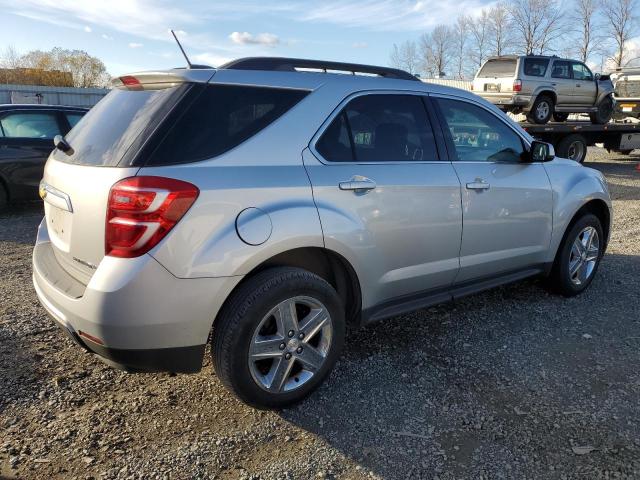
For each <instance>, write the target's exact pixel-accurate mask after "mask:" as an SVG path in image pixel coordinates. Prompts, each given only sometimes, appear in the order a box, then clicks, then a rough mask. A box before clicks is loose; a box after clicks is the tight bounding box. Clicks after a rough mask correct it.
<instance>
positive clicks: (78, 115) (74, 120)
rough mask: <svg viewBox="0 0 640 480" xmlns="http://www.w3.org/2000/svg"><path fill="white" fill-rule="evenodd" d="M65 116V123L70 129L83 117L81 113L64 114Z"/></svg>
mask: <svg viewBox="0 0 640 480" xmlns="http://www.w3.org/2000/svg"><path fill="white" fill-rule="evenodd" d="M65 115H66V116H67V121H68V122H69V125H70V126H71V128H73V127H75V126H76V124H77V123H78V122H79V121H80V119H81V118H82V117H83V116H84V115H83V114H82V113H65Z"/></svg>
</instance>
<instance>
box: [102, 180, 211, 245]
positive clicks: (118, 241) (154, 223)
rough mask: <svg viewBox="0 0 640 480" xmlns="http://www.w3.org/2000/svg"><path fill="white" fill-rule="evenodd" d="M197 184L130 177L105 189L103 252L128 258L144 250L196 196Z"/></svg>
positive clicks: (160, 235) (160, 238)
mask: <svg viewBox="0 0 640 480" xmlns="http://www.w3.org/2000/svg"><path fill="white" fill-rule="evenodd" d="M199 193H200V191H199V190H198V187H196V186H195V185H192V184H191V183H188V182H183V181H182V180H175V179H173V178H164V177H130V178H125V179H124V180H121V181H119V182H118V183H116V184H115V185H114V186H113V187H111V190H110V192H109V202H108V205H107V224H106V229H105V255H109V256H112V257H123V258H132V257H139V256H140V255H142V254H144V253H146V252H148V251H149V250H151V249H152V248H153V247H154V246H156V245H157V244H158V242H160V240H162V239H163V238H164V237H165V236H166V235H167V233H169V231H170V230H171V229H172V228H173V227H174V226H175V225H176V224H177V223H178V222H179V221H180V219H181V218H182V217H183V216H184V214H185V213H187V210H189V208H191V205H193V202H195V201H196V198H198V194H199Z"/></svg>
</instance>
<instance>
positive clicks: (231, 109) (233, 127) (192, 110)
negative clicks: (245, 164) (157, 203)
mask: <svg viewBox="0 0 640 480" xmlns="http://www.w3.org/2000/svg"><path fill="white" fill-rule="evenodd" d="M308 93H309V92H308V91H303V90H292V89H282V88H267V87H248V86H240V85H208V86H207V87H206V88H204V89H203V91H202V93H201V94H200V95H199V96H198V97H197V98H195V100H194V101H193V102H192V103H191V105H190V106H189V107H188V108H187V109H186V111H185V112H184V113H183V114H182V115H181V117H180V118H178V119H177V120H176V122H175V124H173V125H172V126H171V127H170V129H169V131H168V133H167V134H166V136H165V137H164V139H162V141H161V142H160V143H159V145H158V146H157V148H156V149H155V150H154V152H153V153H152V154H151V156H150V157H149V161H148V162H147V165H167V164H176V163H189V162H195V161H198V160H204V159H207V158H212V157H215V156H217V155H220V154H222V153H224V152H226V151H228V150H231V149H232V148H234V147H236V146H238V145H240V144H241V143H242V142H244V141H245V140H247V139H249V138H251V137H252V136H253V135H255V134H256V133H258V132H260V131H261V130H263V129H264V128H266V127H267V126H268V125H269V124H271V123H272V122H274V121H275V120H276V119H278V118H279V117H280V116H282V115H283V114H284V113H285V112H287V111H288V110H289V109H291V108H292V107H293V106H294V105H295V104H296V103H298V102H299V101H300V100H302V99H303V98H304V97H305V96H306V95H307V94H308Z"/></svg>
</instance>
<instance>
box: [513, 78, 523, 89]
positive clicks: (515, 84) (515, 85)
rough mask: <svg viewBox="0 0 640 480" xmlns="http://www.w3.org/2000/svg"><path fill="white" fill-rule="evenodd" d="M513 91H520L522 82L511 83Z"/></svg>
mask: <svg viewBox="0 0 640 480" xmlns="http://www.w3.org/2000/svg"><path fill="white" fill-rule="evenodd" d="M513 91H514V92H520V91H522V80H514V81H513Z"/></svg>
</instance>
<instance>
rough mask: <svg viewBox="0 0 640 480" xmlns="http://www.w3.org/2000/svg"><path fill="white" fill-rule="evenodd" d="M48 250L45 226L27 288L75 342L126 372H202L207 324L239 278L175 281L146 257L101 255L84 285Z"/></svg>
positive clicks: (209, 323) (35, 249)
mask: <svg viewBox="0 0 640 480" xmlns="http://www.w3.org/2000/svg"><path fill="white" fill-rule="evenodd" d="M52 248H53V247H52V245H51V243H50V242H49V238H48V233H47V230H46V224H44V223H43V224H41V225H40V228H39V229H38V239H37V242H36V246H35V248H34V252H33V284H34V287H35V290H36V293H37V295H38V299H39V300H40V303H41V304H42V305H43V307H44V308H45V309H46V310H47V312H48V313H49V315H50V316H51V317H52V318H53V319H54V320H55V321H56V323H57V324H58V325H60V326H61V327H62V328H63V329H64V330H65V332H66V333H67V334H68V335H69V336H70V337H71V338H72V339H73V340H74V341H75V342H76V343H77V344H79V345H80V346H82V347H83V348H85V349H86V350H88V351H90V352H92V353H95V354H97V355H98V356H99V357H100V358H101V359H102V360H104V361H105V362H107V363H109V364H111V365H114V366H116V367H118V368H122V369H125V370H128V371H170V372H186V373H190V372H197V371H199V370H200V368H201V366H202V358H203V353H204V348H205V344H206V343H207V340H208V337H209V332H210V329H211V326H212V324H213V320H214V319H215V317H216V315H217V313H218V310H219V309H220V307H221V305H222V303H223V301H224V299H226V298H227V296H228V294H229V293H230V291H231V290H232V289H233V287H234V286H235V285H236V284H237V283H238V282H239V280H240V277H219V278H198V279H180V278H176V277H175V276H173V275H172V274H171V273H169V272H168V271H167V270H166V269H165V268H164V267H163V266H162V265H160V264H159V263H158V262H157V261H156V260H155V259H153V258H152V257H151V256H149V255H143V256H141V257H138V258H132V259H117V258H112V257H105V258H104V259H103V261H102V262H101V263H100V265H99V266H98V268H97V269H96V271H95V273H94V274H93V276H92V277H91V280H90V281H89V284H88V285H86V286H84V285H82V284H80V285H78V281H77V280H75V279H73V277H71V276H70V275H69V274H68V273H67V272H66V271H65V270H64V269H63V268H62V267H61V266H60V265H59V264H58V263H57V262H56V261H55V257H53V258H54V261H51V258H52V255H51V249H52ZM81 332H82V333H84V335H82V334H81ZM91 338H94V339H97V341H92V340H91ZM100 342H101V343H100Z"/></svg>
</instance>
